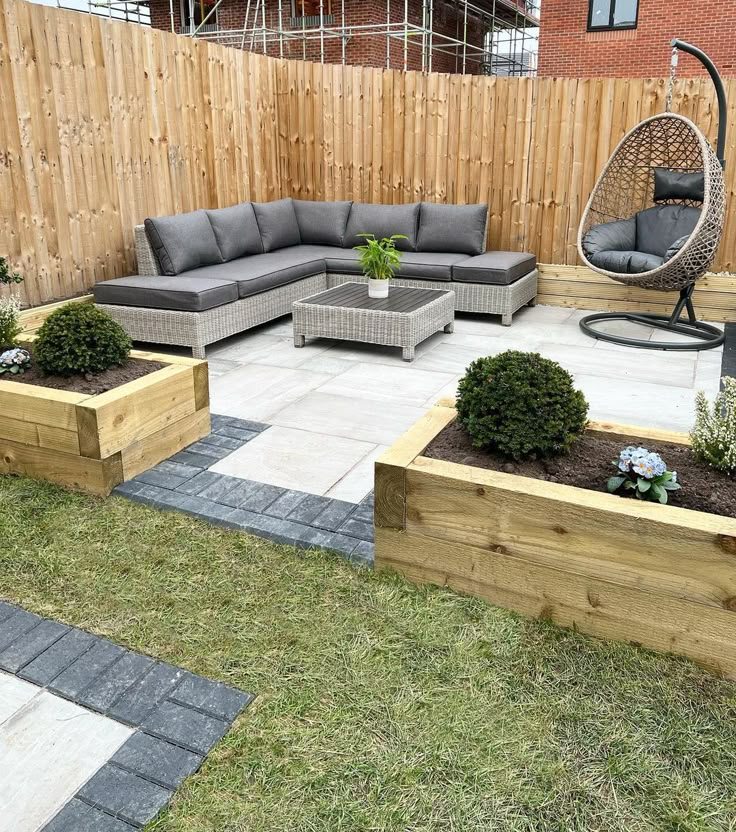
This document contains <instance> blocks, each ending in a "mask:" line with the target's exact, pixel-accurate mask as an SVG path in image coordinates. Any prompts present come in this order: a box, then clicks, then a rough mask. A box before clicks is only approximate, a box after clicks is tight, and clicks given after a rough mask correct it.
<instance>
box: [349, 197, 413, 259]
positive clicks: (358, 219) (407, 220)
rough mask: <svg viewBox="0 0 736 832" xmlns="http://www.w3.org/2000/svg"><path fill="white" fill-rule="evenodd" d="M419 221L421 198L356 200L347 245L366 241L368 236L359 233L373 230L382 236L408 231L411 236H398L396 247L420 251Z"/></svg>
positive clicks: (351, 210) (405, 233)
mask: <svg viewBox="0 0 736 832" xmlns="http://www.w3.org/2000/svg"><path fill="white" fill-rule="evenodd" d="M418 225H419V203H418V202H413V203H411V204H410V205H378V204H369V203H365V202H354V203H353V205H352V208H351V209H350V217H349V218H348V226H347V229H346V230H345V240H344V241H343V245H344V246H345V248H353V246H359V245H362V244H363V243H364V242H365V239H364V238H363V237H359V236H358V234H373V235H374V236H375V237H376V239H379V240H380V239H381V238H383V237H391V236H392V235H393V234H404V235H405V236H406V238H407V239H406V240H397V241H396V248H398V249H399V250H401V251H416V250H417V227H418Z"/></svg>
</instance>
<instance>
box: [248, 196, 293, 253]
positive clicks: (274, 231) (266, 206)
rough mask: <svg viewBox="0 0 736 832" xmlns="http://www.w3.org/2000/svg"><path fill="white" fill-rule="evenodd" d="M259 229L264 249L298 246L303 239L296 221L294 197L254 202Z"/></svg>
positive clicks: (274, 249)
mask: <svg viewBox="0 0 736 832" xmlns="http://www.w3.org/2000/svg"><path fill="white" fill-rule="evenodd" d="M253 210H254V211H255V213H256V220H257V221H258V229H259V231H260V232H261V241H262V242H263V250H264V251H276V249H279V248H287V247H288V246H298V245H299V244H300V243H301V241H302V238H301V235H300V234H299V223H298V222H297V221H296V212H295V211H294V200H293V199H277V200H275V201H274V202H254V203H253Z"/></svg>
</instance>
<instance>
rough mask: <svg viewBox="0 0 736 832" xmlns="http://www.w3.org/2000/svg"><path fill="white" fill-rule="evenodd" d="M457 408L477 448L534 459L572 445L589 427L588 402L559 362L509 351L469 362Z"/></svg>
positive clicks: (529, 353) (513, 456) (564, 450)
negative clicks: (587, 426)
mask: <svg viewBox="0 0 736 832" xmlns="http://www.w3.org/2000/svg"><path fill="white" fill-rule="evenodd" d="M457 413H458V420H459V422H460V424H461V425H462V426H463V427H464V428H465V430H466V431H467V432H468V434H469V435H470V438H471V439H472V441H473V445H475V447H476V448H483V449H485V450H488V451H493V452H495V453H499V454H501V455H502V456H506V457H510V458H511V459H515V460H520V459H534V458H536V457H547V456H555V455H557V454H562V453H565V452H567V451H568V450H569V449H570V447H571V445H572V444H573V442H574V441H575V440H576V439H577V438H578V437H579V436H580V435H581V434H582V433H583V431H584V430H585V426H586V424H587V421H588V403H587V402H586V400H585V396H583V394H582V393H581V392H580V390H576V389H575V387H574V386H573V381H572V376H571V375H570V373H568V372H567V370H565V369H563V368H562V367H561V366H560V365H559V364H557V363H556V362H555V361H550V360H549V359H548V358H543V357H542V356H541V355H539V353H535V352H517V351H515V350H509V351H507V352H502V353H501V354H500V355H496V356H492V357H488V358H479V359H477V360H476V361H474V362H473V363H472V364H471V365H470V366H469V367H468V369H467V370H466V372H465V375H464V377H463V378H462V379H461V380H460V384H459V387H458V397H457Z"/></svg>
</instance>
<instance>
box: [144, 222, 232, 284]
mask: <svg viewBox="0 0 736 832" xmlns="http://www.w3.org/2000/svg"><path fill="white" fill-rule="evenodd" d="M144 225H145V227H146V233H147V235H148V239H149V240H150V243H151V247H152V248H153V251H154V253H155V255H156V259H157V260H158V264H159V267H160V268H161V271H162V272H163V273H164V274H181V273H182V272H186V271H189V270H190V269H196V268H198V267H199V266H212V265H214V264H215V263H222V254H221V253H220V249H219V248H218V246H217V239H216V238H215V232H214V231H213V230H212V225H211V224H210V221H209V217H208V216H207V212H206V211H190V212H189V213H187V214H177V215H176V216H173V217H149V218H148V219H146V220H145V221H144Z"/></svg>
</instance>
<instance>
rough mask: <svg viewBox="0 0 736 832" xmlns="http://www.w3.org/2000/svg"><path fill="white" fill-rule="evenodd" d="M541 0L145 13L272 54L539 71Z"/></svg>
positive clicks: (240, 2) (178, 0) (296, 3)
mask: <svg viewBox="0 0 736 832" xmlns="http://www.w3.org/2000/svg"><path fill="white" fill-rule="evenodd" d="M538 4H539V0H473V2H469V0H406V2H404V0H280V2H279V0H220V2H219V3H218V2H217V0H173V4H172V3H171V2H170V0H150V13H151V25H152V26H154V27H156V28H159V29H168V30H171V29H172V28H173V30H174V31H176V32H180V33H185V34H186V33H190V34H191V33H192V32H193V31H194V30H196V29H197V28H199V31H198V32H197V37H205V38H208V39H210V40H215V41H218V42H220V43H224V44H226V45H229V46H236V47H241V48H245V49H250V50H252V51H256V52H261V53H264V52H265V53H266V54H269V55H272V56H274V57H284V58H296V59H301V60H309V61H320V60H323V61H325V62H327V63H343V62H344V63H349V64H362V65H365V66H390V67H392V68H394V69H404V68H406V69H417V70H433V71H436V72H467V73H472V74H478V73H486V74H502V75H526V74H529V73H530V72H533V71H534V69H535V67H536V38H537V31H538V28H537V27H538V19H537V15H538ZM246 16H247V17H246ZM172 18H173V20H172ZM172 24H173V26H172Z"/></svg>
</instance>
